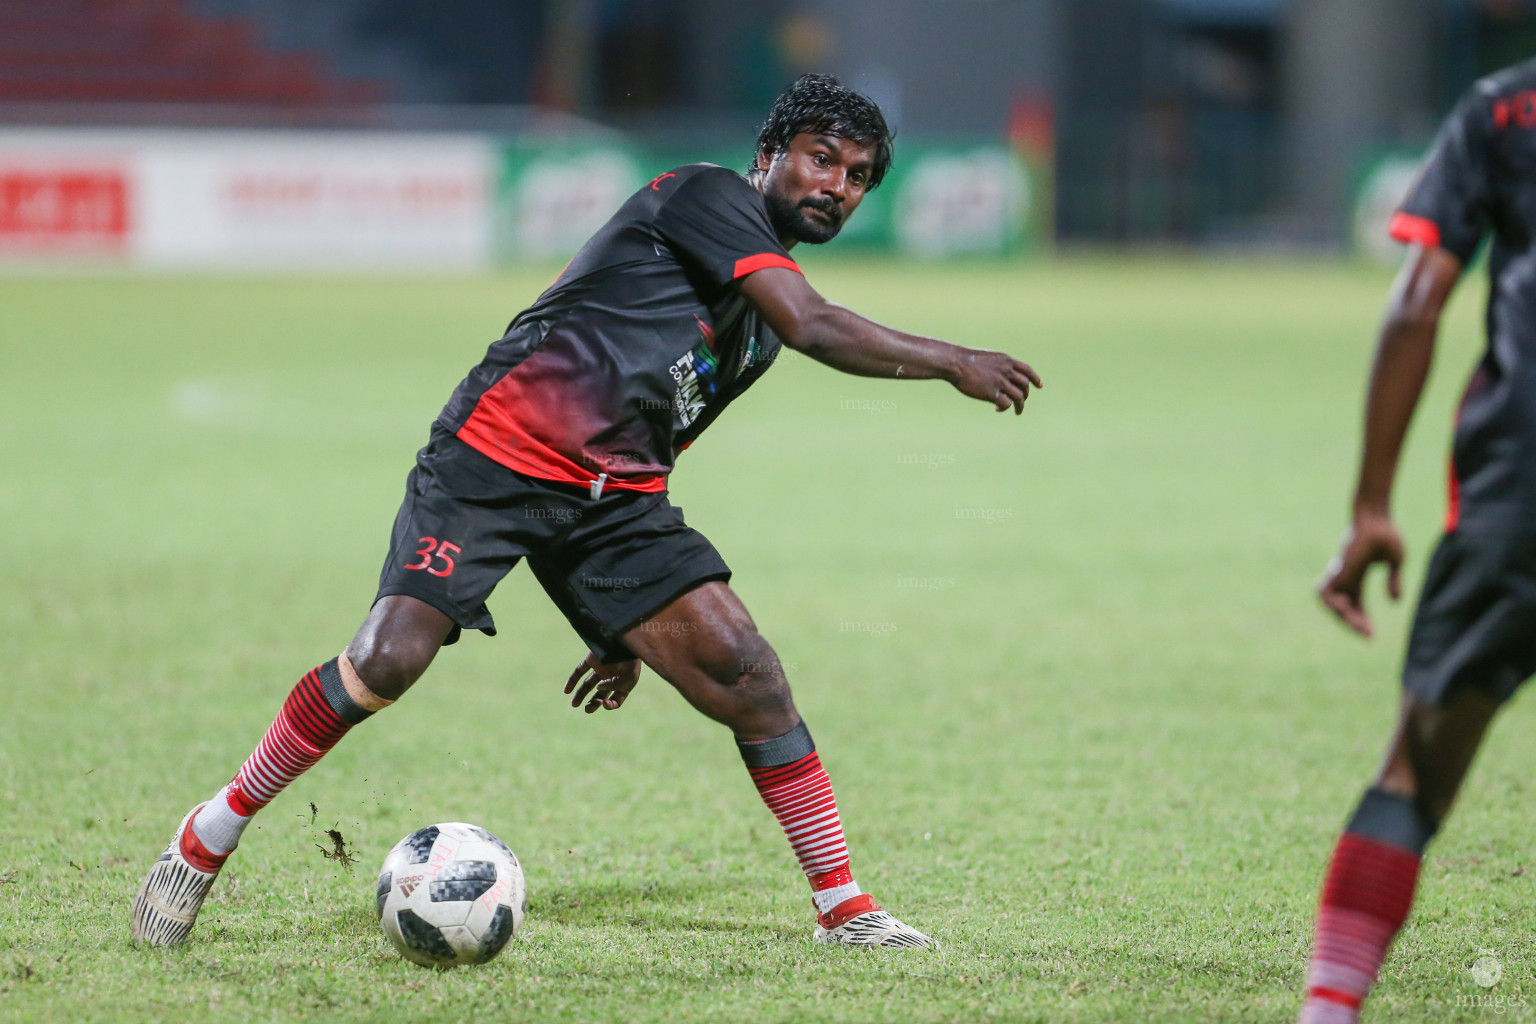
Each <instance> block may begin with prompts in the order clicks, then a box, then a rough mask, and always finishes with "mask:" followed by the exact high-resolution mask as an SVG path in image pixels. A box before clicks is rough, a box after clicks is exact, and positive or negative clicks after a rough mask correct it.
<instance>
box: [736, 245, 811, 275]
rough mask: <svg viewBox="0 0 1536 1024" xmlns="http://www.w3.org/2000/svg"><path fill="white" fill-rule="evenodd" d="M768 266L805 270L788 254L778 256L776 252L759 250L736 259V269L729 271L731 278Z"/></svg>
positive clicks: (803, 272)
mask: <svg viewBox="0 0 1536 1024" xmlns="http://www.w3.org/2000/svg"><path fill="white" fill-rule="evenodd" d="M768 267H783V268H784V269H785V270H793V271H794V272H795V273H797V274H801V275H804V274H805V271H803V270H801V269H800V267H799V265H798V264H797V263H795V261H794V260H792V259H790V258H789V257H788V256H780V255H779V254H778V253H776V252H760V253H758V254H757V255H756V256H745V257H743V258H741V259H739V260H737V261H736V269H735V270H734V271H732V272H731V280H733V281H734V280H735V279H737V278H739V277H746V276H747V275H748V274H751V273H753V272H755V271H758V270H765V269H767V268H768Z"/></svg>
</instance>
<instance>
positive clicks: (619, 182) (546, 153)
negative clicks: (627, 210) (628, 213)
mask: <svg viewBox="0 0 1536 1024" xmlns="http://www.w3.org/2000/svg"><path fill="white" fill-rule="evenodd" d="M499 163H500V168H499V169H500V181H499V183H498V185H497V187H496V199H495V205H494V211H493V215H494V217H495V230H494V235H495V240H496V241H495V249H496V254H497V255H498V256H499V257H500V258H502V259H508V260H552V259H569V258H570V257H571V256H572V255H573V254H574V253H575V252H576V250H577V249H580V248H581V247H582V245H583V244H584V243H585V242H586V240H587V239H588V238H590V237H591V236H592V235H593V233H594V232H596V231H597V229H598V228H600V227H602V226H603V224H604V223H606V222H607V220H608V218H609V217H611V216H613V212H614V211H615V210H617V209H618V208H619V207H620V206H622V205H624V201H625V200H626V199H628V198H629V197H630V196H631V195H632V194H633V193H634V192H635V190H636V189H638V188H639V187H640V186H641V184H643V183H644V182H645V180H646V177H645V176H644V175H642V173H641V170H640V166H641V160H640V158H639V156H638V155H637V154H636V153H635V151H633V150H632V149H629V148H628V147H625V146H619V145H613V144H610V143H601V144H582V143H578V142H570V143H559V142H553V143H532V142H522V141H511V142H507V143H504V144H503V145H502V147H501V154H500V161H499Z"/></svg>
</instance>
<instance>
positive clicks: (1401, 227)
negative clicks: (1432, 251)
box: [1387, 212, 1440, 248]
mask: <svg viewBox="0 0 1536 1024" xmlns="http://www.w3.org/2000/svg"><path fill="white" fill-rule="evenodd" d="M1387 233H1388V234H1390V235H1391V236H1392V237H1393V238H1395V239H1397V240H1398V241H1399V242H1407V243H1408V244H1409V245H1422V246H1425V247H1428V248H1439V247H1440V225H1438V224H1436V223H1435V222H1434V221H1432V220H1430V219H1429V218H1428V217H1420V216H1419V215H1418V214H1415V213H1401V212H1399V213H1394V214H1393V215H1392V220H1391V221H1390V222H1389V223H1388V224H1387Z"/></svg>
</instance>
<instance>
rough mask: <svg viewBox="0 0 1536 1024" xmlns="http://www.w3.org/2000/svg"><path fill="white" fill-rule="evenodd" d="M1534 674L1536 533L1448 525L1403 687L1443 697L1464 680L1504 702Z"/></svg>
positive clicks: (1417, 619) (1433, 562) (1429, 698)
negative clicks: (1493, 531) (1481, 530)
mask: <svg viewBox="0 0 1536 1024" xmlns="http://www.w3.org/2000/svg"><path fill="white" fill-rule="evenodd" d="M1533 673H1536V534H1516V533H1506V534H1489V533H1472V532H1466V531H1464V530H1452V531H1451V532H1449V533H1447V534H1446V535H1445V536H1444V537H1443V538H1441V540H1440V544H1439V546H1438V547H1437V548H1435V553H1434V556H1433V557H1432V558H1431V559H1430V562H1429V570H1428V572H1427V574H1426V576H1425V579H1424V593H1423V595H1422V596H1421V597H1420V598H1419V608H1418V612H1417V613H1416V614H1415V615H1414V620H1413V631H1412V632H1411V633H1410V634H1409V637H1408V656H1407V658H1406V660H1405V661H1404V663H1403V687H1404V689H1406V690H1407V691H1408V692H1409V693H1412V694H1413V695H1414V696H1416V697H1418V698H1420V699H1421V700H1424V701H1426V702H1428V703H1430V704H1435V705H1439V704H1443V703H1444V702H1445V701H1446V699H1447V698H1449V697H1450V696H1451V694H1453V693H1454V692H1456V691H1457V690H1459V689H1461V688H1463V687H1472V688H1474V689H1477V690H1481V691H1482V692H1483V693H1485V694H1487V695H1488V696H1489V697H1492V698H1493V699H1494V700H1497V701H1500V702H1503V701H1507V700H1509V698H1510V697H1512V696H1514V693H1515V691H1516V690H1517V689H1519V688H1520V685H1521V684H1522V683H1524V682H1525V681H1526V680H1527V679H1529V678H1530V677H1531V675H1532V674H1533Z"/></svg>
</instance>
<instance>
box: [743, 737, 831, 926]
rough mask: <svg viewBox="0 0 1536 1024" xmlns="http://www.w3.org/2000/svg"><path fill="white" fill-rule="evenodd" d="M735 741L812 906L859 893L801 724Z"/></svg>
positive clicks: (824, 779) (822, 907)
mask: <svg viewBox="0 0 1536 1024" xmlns="http://www.w3.org/2000/svg"><path fill="white" fill-rule="evenodd" d="M736 745H737V747H738V748H739V749H740V750H741V758H742V760H743V761H745V762H746V765H747V771H748V772H749V773H750V774H751V776H752V782H753V783H754V784H755V785H756V786H757V792H758V793H759V794H760V795H761V796H762V798H763V803H765V804H767V805H768V809H769V810H770V811H772V812H773V816H774V817H775V818H777V819H778V820H779V825H780V826H781V827H782V828H783V829H784V835H785V836H786V837H787V838H788V839H789V845H790V847H791V848H792V849H793V850H794V851H795V857H796V858H797V859H798V860H799V861H800V869H801V870H802V871H804V872H805V877H806V878H807V879H808V880H809V881H810V883H811V898H812V899H813V900H815V902H816V909H817V910H818V911H820V912H821V913H823V914H825V913H828V912H829V911H831V910H832V908H834V907H836V906H837V905H838V904H840V903H843V902H845V901H847V900H850V899H853V898H854V897H856V896H858V895H860V890H859V884H858V883H857V882H855V881H854V880H853V872H852V870H850V868H849V861H848V843H847V841H846V840H845V839H844V838H843V823H842V819H841V818H840V817H839V816H838V813H837V799H836V797H834V796H833V794H832V780H831V779H830V778H829V777H828V776H827V772H826V769H825V768H823V767H822V766H821V758H820V756H818V755H817V753H816V744H815V743H814V742H813V741H812V740H811V734H810V731H809V730H807V729H806V727H805V723H803V722H802V723H801V724H799V725H797V726H795V728H794V729H792V730H790V731H789V732H787V733H785V734H784V735H783V736H778V737H775V738H773V739H771V740H737V741H736Z"/></svg>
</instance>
